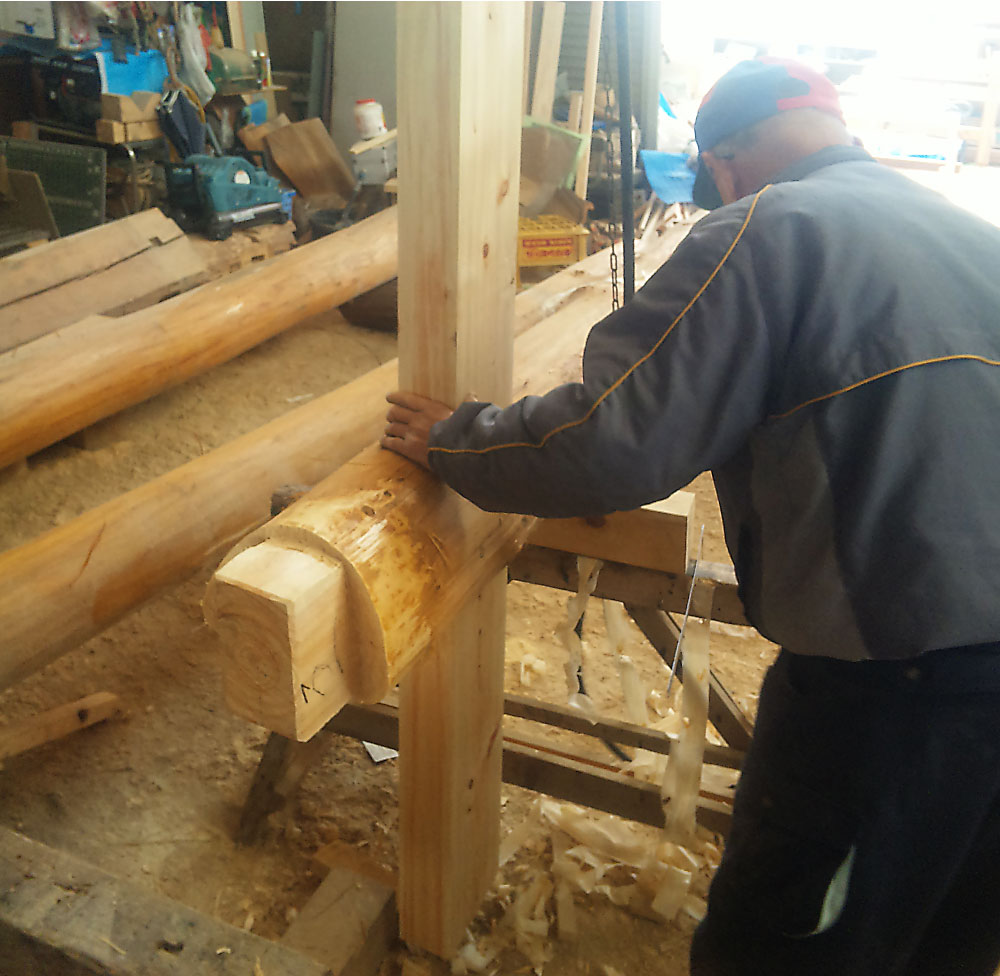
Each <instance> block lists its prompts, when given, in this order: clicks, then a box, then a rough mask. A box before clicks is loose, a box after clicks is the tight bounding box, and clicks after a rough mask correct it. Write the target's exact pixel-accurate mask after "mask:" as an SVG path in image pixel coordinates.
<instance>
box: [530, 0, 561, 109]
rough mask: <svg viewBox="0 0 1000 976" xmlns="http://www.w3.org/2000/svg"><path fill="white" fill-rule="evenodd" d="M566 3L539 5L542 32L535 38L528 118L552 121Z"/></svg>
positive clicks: (550, 1)
mask: <svg viewBox="0 0 1000 976" xmlns="http://www.w3.org/2000/svg"><path fill="white" fill-rule="evenodd" d="M565 15H566V4H565V3H562V2H553V0H546V2H545V3H544V4H543V5H542V33H541V36H540V37H539V39H538V55H537V58H536V61H535V86H534V90H533V92H532V96H531V117H532V118H534V119H539V120H540V121H542V122H551V121H552V103H553V102H554V101H555V94H556V75H557V74H558V73H559V49H560V48H561V47H562V29H563V18H564V17H565Z"/></svg>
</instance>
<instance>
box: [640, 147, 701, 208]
mask: <svg viewBox="0 0 1000 976" xmlns="http://www.w3.org/2000/svg"><path fill="white" fill-rule="evenodd" d="M639 155H640V156H641V157H642V165H643V167H644V168H645V170H646V179H648V180H649V185H650V186H651V187H652V188H653V192H654V193H655V194H656V195H657V196H658V197H659V198H660V199H661V200H662V201H663V202H664V203H691V202H692V200H691V191H692V190H693V189H694V170H693V169H689V168H688V165H687V161H688V157H687V154H686V153H665V152H657V151H656V150H654V149H643V150H642V151H641V152H640V153H639Z"/></svg>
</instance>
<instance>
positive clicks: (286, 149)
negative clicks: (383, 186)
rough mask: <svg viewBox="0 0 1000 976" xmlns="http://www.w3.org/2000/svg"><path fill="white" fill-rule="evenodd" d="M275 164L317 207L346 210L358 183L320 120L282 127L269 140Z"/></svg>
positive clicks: (271, 133)
mask: <svg viewBox="0 0 1000 976" xmlns="http://www.w3.org/2000/svg"><path fill="white" fill-rule="evenodd" d="M266 141H267V148H268V149H269V150H270V151H271V158H272V159H273V160H274V164H275V165H276V166H277V167H278V169H280V170H281V172H282V173H284V174H285V176H286V177H287V179H288V181H289V182H290V183H291V184H292V186H294V187H295V189H296V190H298V191H299V193H300V194H301V195H302V197H303V198H304V199H305V200H307V201H308V202H309V203H311V204H313V205H314V206H317V207H338V206H340V207H342V206H344V204H345V203H346V202H347V200H348V199H349V198H350V196H351V192H352V191H353V190H354V184H355V182H356V180H355V178H354V174H353V173H352V172H351V168H350V166H348V165H347V163H346V162H345V161H344V157H343V156H341V154H340V151H339V150H338V149H337V147H336V145H335V144H334V141H333V139H331V138H330V133H329V132H327V131H326V127H325V126H324V125H323V122H322V121H321V120H320V119H306V120H305V121H304V122H293V123H292V124H291V125H284V126H279V127H278V128H276V129H274V130H273V131H272V132H270V133H269V134H268V135H267V137H266Z"/></svg>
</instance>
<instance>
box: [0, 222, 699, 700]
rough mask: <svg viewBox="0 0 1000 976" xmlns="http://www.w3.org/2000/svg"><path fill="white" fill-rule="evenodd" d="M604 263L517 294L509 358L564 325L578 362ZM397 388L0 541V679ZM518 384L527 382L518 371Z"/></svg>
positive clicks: (187, 567) (333, 454)
mask: <svg viewBox="0 0 1000 976" xmlns="http://www.w3.org/2000/svg"><path fill="white" fill-rule="evenodd" d="M688 229H689V228H688V227H687V226H685V225H676V226H673V227H670V228H669V229H668V231H667V233H665V234H663V235H662V236H658V237H656V238H654V239H651V240H650V242H649V245H648V247H645V248H643V249H642V250H641V251H640V255H639V257H638V261H637V274H642V275H650V274H652V273H653V272H654V271H655V270H656V268H657V267H659V265H660V264H661V263H662V262H663V261H665V260H666V259H667V258H668V257H669V256H670V254H671V252H672V251H673V249H674V248H675V247H676V246H677V244H678V243H679V242H680V240H681V239H682V238H683V237H684V235H685V234H686V233H687V231H688ZM607 268H608V252H607V251H600V252H598V253H597V254H594V255H591V257H589V258H587V259H586V260H584V261H581V262H580V263H579V264H576V265H572V266H571V267H569V268H566V269H564V270H562V271H559V272H557V273H556V274H555V275H553V276H552V277H551V278H547V279H546V280H545V281H543V282H541V283H539V284H537V285H535V286H533V287H531V288H529V289H527V290H526V291H524V292H522V293H521V294H520V295H519V296H518V297H517V299H516V300H515V312H516V315H515V319H514V331H515V333H516V334H518V335H521V336H522V338H520V339H519V340H518V342H517V349H518V350H523V353H520V354H519V359H518V361H519V362H528V361H530V359H531V357H532V356H533V355H534V350H535V349H538V348H542V349H545V348H548V347H550V346H551V344H552V343H553V342H561V341H562V339H561V337H562V336H564V335H566V334H572V336H575V337H576V338H575V340H574V341H575V342H576V345H575V347H573V346H572V343H571V344H570V345H569V346H568V347H567V350H566V355H565V357H564V359H563V365H562V367H561V368H560V369H559V370H557V371H556V375H555V377H554V379H553V382H559V381H560V380H561V379H571V378H572V377H573V375H574V368H576V371H577V373H578V372H579V370H578V364H579V354H580V349H581V348H582V346H583V342H584V339H585V336H586V331H587V330H588V329H589V328H590V327H591V326H592V325H593V324H594V323H595V322H597V321H598V320H599V319H600V318H602V317H603V315H605V314H606V313H607V310H608V308H609V307H610V303H611V289H610V284H609V282H608V270H607ZM548 319H551V320H553V322H552V325H551V326H550V328H549V329H547V330H543V332H542V333H540V334H539V337H538V339H537V340H532V339H531V338H529V337H528V336H527V335H522V334H523V333H527V332H529V331H533V328H532V327H533V326H536V325H538V324H539V323H541V322H543V321H545V320H548ZM397 387H398V381H397V371H396V363H395V362H394V361H393V362H390V363H386V364H384V365H383V366H380V367H378V368H377V369H375V370H372V371H371V372H370V373H366V374H365V375H364V376H361V377H358V379H356V380H353V381H352V382H350V383H347V384H345V385H344V386H342V387H340V388H339V389H337V390H334V391H333V392H331V393H328V394H326V395H325V396H322V397H319V398H317V399H316V400H314V401H312V402H311V403H308V404H305V405H303V406H301V407H297V408H295V409H294V410H290V411H289V412H288V413H286V414H284V415H283V416H281V417H279V418H277V419H276V420H273V421H271V423H269V424H266V425H265V426H264V427H261V428H259V429H258V430H255V431H251V432H250V433H248V434H245V435H244V436H243V437H240V438H238V439H237V440H234V441H232V442H230V443H229V444H225V445H223V446H222V447H219V448H216V449H215V450H213V451H210V452H209V453H207V454H205V455H203V456H201V457H199V458H195V459H194V460H193V461H189V462H188V463H187V464H184V465H182V466H181V467H179V468H176V469H175V470H173V471H169V472H167V473H166V474H164V475H161V476H160V477H159V478H154V479H153V480H152V481H149V482H147V483H146V484H144V485H141V486H139V487H138V488H134V489H133V490H132V491H129V492H126V493H125V494H123V495H120V496H119V497H117V498H114V499H111V500H110V501H108V502H105V503H104V504H103V505H100V506H98V507H97V508H94V509H91V510H90V511H88V512H84V513H83V514H82V515H80V516H78V517H77V518H75V519H72V520H70V521H69V522H67V523H66V524H65V525H61V526H58V527H56V528H53V529H51V530H50V531H48V532H46V533H44V534H43V535H41V536H39V537H38V538H37V539H33V540H31V541H30V542H26V543H24V544H23V545H21V546H18V547H16V548H14V549H10V550H8V551H7V552H5V553H2V554H0V633H3V635H4V640H3V645H2V647H0V690H3V689H4V688H7V687H9V686H10V685H11V684H13V683H14V682H16V681H18V680H20V679H21V678H24V677H26V676H27V675H29V674H31V673H33V672H34V671H37V670H39V669H40V668H42V667H43V666H44V665H46V664H48V663H49V662H50V661H53V660H55V659H56V658H58V657H59V656H60V655H61V654H63V653H65V652H66V651H69V650H70V649H72V648H73V647H76V646H77V645H78V644H80V643H82V642H83V641H85V640H87V639H89V638H90V637H93V636H94V635H95V634H98V633H100V632H101V631H102V630H103V629H104V628H105V627H108V626H110V625H111V624H113V623H114V622H115V621H116V620H119V619H121V617H123V616H124V615H125V614H127V613H128V612H129V611H131V610H132V609H134V608H135V607H137V606H139V605H140V604H142V603H144V602H145V601H146V600H149V599H151V598H152V597H154V596H156V595H157V594H158V593H159V592H161V591H162V590H164V589H165V588H167V587H168V586H171V585H173V584H175V583H178V582H180V581H181V580H184V579H186V578H187V577H188V576H190V575H191V574H192V573H194V572H196V571H197V570H198V569H199V568H200V567H201V566H202V565H203V564H204V563H205V561H206V560H208V559H210V558H212V557H213V555H217V554H218V553H220V552H224V551H225V550H226V549H228V548H229V547H230V546H232V545H233V543H234V541H235V540H237V539H239V538H241V537H242V536H244V535H246V534H247V533H248V532H250V531H251V530H252V529H254V528H255V527H257V526H259V525H260V524H261V522H262V521H264V520H265V519H266V518H267V513H268V504H269V500H270V497H271V494H272V492H274V491H275V490H276V489H278V488H279V487H281V486H282V485H286V484H296V483H297V484H310V485H312V484H316V483H317V482H318V481H320V480H321V479H322V478H324V477H326V476H327V475H328V474H329V473H330V472H331V471H334V470H335V469H336V468H338V467H339V466H340V465H342V464H344V463H345V462H346V461H348V460H349V459H350V458H351V457H352V456H353V455H355V454H356V453H357V452H358V451H360V450H362V448H364V447H365V446H366V445H368V444H371V443H372V442H373V441H375V440H377V438H378V436H379V434H380V432H381V430H382V428H383V426H384V418H385V401H384V399H383V398H384V395H385V393H386V392H387V391H388V390H392V389H396V388H397ZM516 388H517V389H518V390H519V391H521V392H526V391H527V387H526V385H525V383H523V382H521V383H518V384H517V386H516ZM519 395H520V393H519ZM192 512H197V518H192V517H191V513H192ZM150 552H156V554H157V557H156V559H155V560H153V559H150V557H149V554H150ZM53 606H58V607H59V613H52V607H53Z"/></svg>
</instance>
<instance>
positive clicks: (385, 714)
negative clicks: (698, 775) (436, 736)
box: [237, 694, 745, 887]
mask: <svg viewBox="0 0 1000 976" xmlns="http://www.w3.org/2000/svg"><path fill="white" fill-rule="evenodd" d="M503 708H504V714H505V715H509V716H511V717H512V718H523V719H527V720H528V721H531V722H535V723H537V724H539V725H548V726H552V727H554V728H560V729H566V730H567V731H569V732H575V733H577V734H579V735H585V736H588V737H590V738H598V739H603V740H605V741H608V742H614V743H617V744H618V745H622V746H628V747H630V748H635V749H645V750H647V751H648V752H655V753H659V754H660V755H668V754H669V752H670V748H671V746H672V744H673V740H672V739H671V738H670V736H668V735H667V734H666V733H664V732H659V731H657V730H655V729H647V728H643V727H641V726H638V725H632V724H631V723H628V722H621V721H618V720H616V719H610V718H598V719H594V718H591V717H590V716H587V715H583V714H581V712H580V711H579V710H578V709H574V708H568V707H567V706H565V705H556V704H553V703H552V702H543V701H538V700H537V699H534V698H526V697H524V696H522V695H513V694H507V695H505V696H504V702H503ZM396 716H397V711H396V709H395V708H394V707H392V706H390V705H387V704H385V703H383V704H380V705H375V706H369V707H359V706H355V705H348V706H346V707H345V708H344V709H343V710H342V711H341V712H339V713H338V714H337V715H336V716H334V718H332V719H331V720H330V721H329V722H328V723H327V724H326V725H325V726H324V728H323V730H322V731H321V732H319V733H317V734H316V735H315V736H313V738H312V739H310V740H309V741H308V742H293V741H291V740H290V739H287V738H285V737H284V736H281V735H278V734H277V733H272V734H271V736H270V738H269V739H268V741H267V745H266V746H265V748H264V754H263V755H262V756H261V760H260V763H259V765H258V766H257V771H256V773H255V774H254V779H253V783H252V784H251V787H250V791H249V793H248V795H247V799H246V801H245V803H244V805H243V809H242V812H241V814H240V826H239V830H238V832H237V840H238V841H239V842H240V843H243V844H250V843H253V842H255V841H256V839H257V838H258V836H259V834H260V829H261V827H262V826H263V824H264V822H265V819H266V818H267V816H268V815H270V814H271V813H274V812H275V811H277V810H280V809H282V807H283V806H284V805H285V803H287V802H288V800H289V799H290V798H291V797H292V795H293V794H294V793H295V791H296V790H297V789H298V786H299V783H300V782H301V780H302V778H303V777H304V776H305V774H306V773H307V772H308V771H309V769H310V768H311V767H312V766H313V765H314V764H315V763H317V762H319V760H320V759H321V758H322V756H323V754H324V753H325V752H326V750H327V749H329V747H330V736H331V735H332V734H333V733H335V732H341V733H343V734H346V735H352V736H354V737H355V738H358V739H366V740H368V741H371V742H376V743H379V744H382V745H386V746H388V747H389V748H392V749H398V748H399V734H398V723H397V718H396ZM517 735H518V734H517V733H513V732H507V733H505V734H504V744H505V746H506V745H507V744H509V743H515V742H516V741H517ZM744 756H745V752H743V751H742V750H740V749H733V748H730V747H728V746H716V745H713V744H711V743H707V744H706V746H705V762H706V763H710V764H712V765H714V766H721V767H724V768H727V769H739V768H740V767H741V766H742V764H743V759H744ZM567 758H573V759H577V758H578V757H576V756H572V755H571V756H568V757H567ZM329 846H330V847H331V849H332V850H333V852H334V853H335V854H336V857H333V855H332V854H325V855H324V854H323V852H322V851H320V852H317V854H316V858H317V860H320V861H322V862H323V863H324V864H327V865H328V866H332V865H334V864H339V865H340V866H341V867H346V868H349V869H350V870H352V871H354V872H355V873H361V874H367V875H368V876H369V877H372V878H374V880H376V881H380V882H381V883H383V884H385V885H389V886H390V887H395V886H396V884H397V882H398V872H395V873H393V874H392V875H388V874H386V872H384V871H378V872H376V871H373V870H372V865H370V864H368V863H367V862H366V861H365V860H364V859H359V858H357V857H356V856H354V857H350V856H349V855H350V854H351V852H352V851H353V850H354V849H353V848H348V849H347V850H345V849H344V845H342V844H339V842H334V844H332V845H329ZM345 857H347V858H348V859H347V860H346V861H345Z"/></svg>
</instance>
